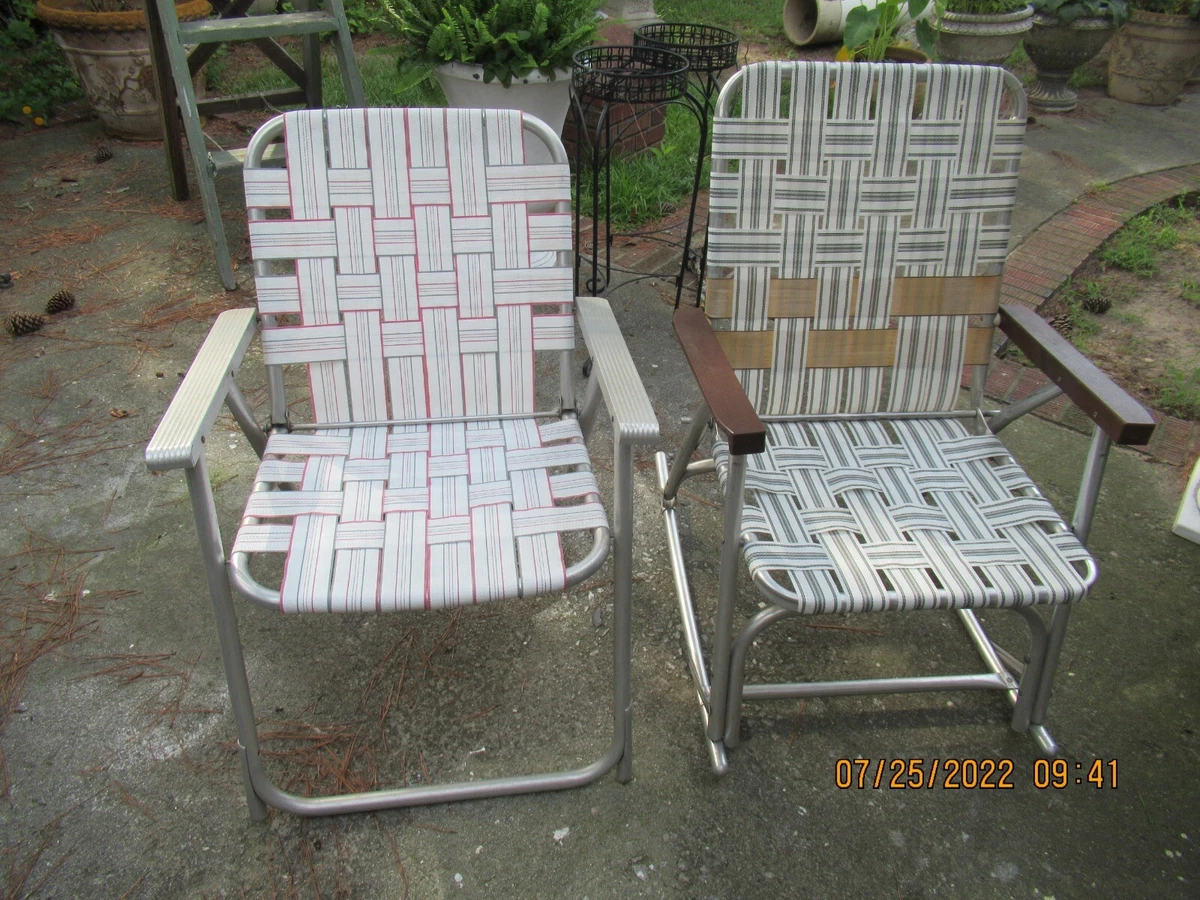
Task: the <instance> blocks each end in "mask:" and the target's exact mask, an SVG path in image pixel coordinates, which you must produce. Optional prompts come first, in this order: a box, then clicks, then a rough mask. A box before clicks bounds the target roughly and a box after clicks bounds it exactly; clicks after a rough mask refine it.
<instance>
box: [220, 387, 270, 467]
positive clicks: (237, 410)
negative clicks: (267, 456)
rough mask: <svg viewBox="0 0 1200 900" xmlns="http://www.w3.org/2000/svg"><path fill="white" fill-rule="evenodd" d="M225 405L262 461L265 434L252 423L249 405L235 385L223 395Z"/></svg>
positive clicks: (265, 445)
mask: <svg viewBox="0 0 1200 900" xmlns="http://www.w3.org/2000/svg"><path fill="white" fill-rule="evenodd" d="M225 405H226V406H228V407H229V411H230V412H231V413H233V418H234V419H235V420H236V421H237V423H238V426H239V427H240V428H241V429H242V434H244V435H245V436H246V440H247V441H249V442H250V446H251V447H253V448H254V452H255V453H257V454H258V458H259V459H262V455H263V453H265V452H266V449H267V435H266V432H264V431H263V430H262V429H261V428H259V427H258V423H257V422H255V421H254V414H253V413H251V412H250V405H249V404H248V403H247V402H246V398H245V396H244V395H243V394H242V392H241V390H239V389H238V386H237V385H236V384H231V385H230V386H229V393H228V394H226V395H225Z"/></svg>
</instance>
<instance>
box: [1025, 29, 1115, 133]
mask: <svg viewBox="0 0 1200 900" xmlns="http://www.w3.org/2000/svg"><path fill="white" fill-rule="evenodd" d="M1116 30H1117V27H1116V25H1115V24H1113V21H1112V19H1109V18H1104V17H1092V18H1080V19H1076V20H1075V21H1074V22H1071V23H1069V24H1068V23H1064V22H1061V21H1059V20H1058V19H1057V18H1055V17H1054V16H1048V15H1045V14H1044V13H1037V14H1036V15H1034V17H1033V27H1032V28H1031V29H1030V30H1029V33H1028V34H1027V35H1025V38H1024V45H1025V53H1026V54H1027V55H1028V56H1029V61H1030V62H1032V63H1033V65H1034V67H1035V68H1037V76H1038V77H1037V82H1036V83H1034V84H1033V86H1032V87H1030V88H1029V90H1028V91H1026V94H1027V96H1028V97H1029V104H1030V106H1033V107H1034V108H1035V109H1040V110H1043V111H1046V112H1069V111H1070V110H1072V109H1074V108H1075V105H1076V102H1077V101H1078V97H1077V95H1076V93H1075V92H1074V91H1073V90H1071V88H1070V87H1068V86H1067V82H1068V80H1069V79H1070V77H1071V73H1073V72H1074V71H1075V70H1076V69H1078V68H1079V67H1080V66H1082V65H1084V64H1085V63H1087V62H1089V61H1090V60H1091V59H1092V57H1094V56H1095V55H1096V54H1097V53H1099V52H1100V51H1101V50H1102V49H1103V48H1104V45H1105V44H1106V43H1108V40H1109V38H1111V37H1112V36H1113V33H1114V32H1115V31H1116Z"/></svg>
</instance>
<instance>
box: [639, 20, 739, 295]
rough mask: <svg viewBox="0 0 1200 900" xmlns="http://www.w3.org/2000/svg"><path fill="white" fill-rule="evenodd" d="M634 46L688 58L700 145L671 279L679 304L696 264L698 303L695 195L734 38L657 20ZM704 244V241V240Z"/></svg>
mask: <svg viewBox="0 0 1200 900" xmlns="http://www.w3.org/2000/svg"><path fill="white" fill-rule="evenodd" d="M633 43H634V45H635V46H647V47H658V48H661V49H663V50H670V51H671V52H673V53H678V54H679V55H680V56H682V57H683V58H684V59H686V60H687V61H688V73H689V74H690V75H691V78H690V79H689V81H688V94H689V96H690V97H691V98H692V101H693V103H696V104H698V106H699V108H700V110H701V115H700V116H699V117H698V119H699V123H700V146H699V148H698V149H697V151H696V174H695V177H694V178H693V179H692V201H691V207H690V209H689V210H688V224H687V233H686V236H685V237H684V244H683V260H682V262H681V263H680V267H679V278H678V280H677V281H676V283H675V306H676V308H678V307H679V301H680V298H681V297H682V296H683V279H684V276H685V275H686V274H687V268H688V263H690V262H693V261H694V262H695V264H696V279H697V280H696V305H697V306H699V305H700V290H701V288H702V287H703V285H704V262H705V253H704V251H703V250H701V251H700V253H698V254H697V253H694V252H693V251H692V249H691V241H692V235H693V233H694V227H695V221H696V197H697V196H698V195H699V193H700V180H701V179H702V178H703V177H704V159H705V157H706V156H707V155H708V154H709V153H710V152H711V144H710V143H709V133H708V129H709V122H711V121H712V112H713V108H714V107H715V104H716V102H717V94H718V93H720V90H721V80H720V79H721V75H722V74H723V73H724V72H725V70H726V69H730V68H733V67H734V66H736V65H737V52H738V38H737V35H736V34H734V33H733V32H732V31H726V30H725V29H724V28H716V27H714V26H712V25H690V24H681V23H677V22H659V23H656V24H651V25H643V26H642V27H641V28H638V29H637V31H635V32H634V35H633ZM706 244H707V241H706Z"/></svg>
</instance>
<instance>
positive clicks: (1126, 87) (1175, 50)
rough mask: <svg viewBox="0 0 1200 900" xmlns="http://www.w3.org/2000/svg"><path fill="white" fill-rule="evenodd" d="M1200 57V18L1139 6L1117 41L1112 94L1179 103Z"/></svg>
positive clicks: (1112, 58) (1110, 67)
mask: <svg viewBox="0 0 1200 900" xmlns="http://www.w3.org/2000/svg"><path fill="white" fill-rule="evenodd" d="M1198 62H1200V22H1197V21H1196V20H1195V19H1190V18H1188V17H1186V16H1168V15H1162V14H1160V13H1152V12H1145V11H1144V10H1140V9H1135V10H1133V11H1132V12H1131V13H1130V15H1129V21H1128V22H1126V23H1125V24H1124V25H1123V26H1122V27H1121V30H1120V31H1118V32H1117V33H1116V35H1115V36H1114V37H1113V41H1112V50H1111V51H1110V53H1109V57H1108V94H1109V96H1110V97H1114V98H1115V99H1117V100H1124V101H1126V102H1127V103H1143V104H1147V105H1150V106H1165V105H1166V104H1168V103H1174V102H1175V98H1177V97H1178V96H1179V92H1180V91H1182V90H1183V86H1184V84H1185V83H1186V82H1187V80H1188V77H1189V76H1190V75H1191V74H1192V71H1193V70H1194V69H1195V68H1196V64H1197V63H1198Z"/></svg>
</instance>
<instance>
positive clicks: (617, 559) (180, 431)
mask: <svg viewBox="0 0 1200 900" xmlns="http://www.w3.org/2000/svg"><path fill="white" fill-rule="evenodd" d="M283 122H284V117H283V116H277V117H276V118H275V119H272V120H271V121H270V122H268V123H266V124H265V125H264V126H263V127H262V128H261V129H260V130H259V131H258V132H257V133H256V134H255V136H254V138H253V139H252V140H251V142H250V146H249V148H248V151H247V161H246V167H247V169H254V168H259V167H261V166H262V165H264V155H265V154H267V148H268V146H269V145H270V144H271V142H272V141H273V140H274V139H275V138H276V137H277V136H278V135H279V134H280V133H281V132H282V130H283ZM523 125H524V129H525V133H526V138H527V139H528V138H529V137H531V136H532V137H533V138H535V139H537V140H540V141H542V142H543V143H544V144H545V146H546V147H547V149H548V150H549V152H550V156H551V158H552V161H553V163H555V164H561V165H563V166H565V165H566V160H567V157H566V152H565V150H564V149H563V147H562V143H561V141H560V140H559V138H558V136H557V135H556V134H554V132H553V131H552V130H551V129H550V128H549V127H548V126H546V125H545V124H544V123H543V122H541V121H540V120H538V119H536V118H534V117H532V116H528V115H524V116H523ZM268 158H270V157H268ZM569 206H570V205H569V202H565V201H563V202H560V203H558V205H557V207H556V212H558V213H560V214H563V213H569V212H570V208H569ZM265 216H266V213H265V212H264V211H263V210H261V209H252V210H251V212H250V217H251V219H252V220H257V219H262V218H264V217H265ZM556 260H557V264H558V265H559V266H563V265H567V266H569V265H570V261H569V253H568V252H566V251H560V252H559V253H558V254H557V257H556ZM255 271H256V274H257V275H260V276H261V275H265V274H267V264H266V263H265V262H263V261H262V260H257V261H256V262H255ZM571 305H572V304H566V306H568V307H569V306H571ZM574 306H575V309H576V312H577V320H578V324H579V327H580V329H581V331H582V333H583V337H584V342H585V344H586V345H587V348H588V351H589V352H590V354H591V357H592V359H593V361H594V366H593V369H592V373H591V377H590V379H589V381H588V383H587V387H586V391H585V394H584V398H583V402H582V404H578V405H577V404H576V401H575V394H574V383H573V375H572V366H571V356H572V354H571V352H570V351H567V350H564V351H562V353H561V367H562V375H561V384H560V389H561V409H560V410H558V411H555V412H554V414H555V415H561V416H563V417H577V418H578V419H579V422H580V427H581V430H582V431H583V433H584V437H585V439H586V437H587V435H588V434H589V433H590V431H591V429H592V425H593V423H594V421H595V418H596V415H597V413H598V410H599V406H600V404H601V402H603V403H604V405H605V407H606V408H607V410H608V413H609V415H610V417H611V420H612V427H613V437H614V447H613V473H614V475H613V482H614V487H613V491H614V501H613V507H612V510H611V521H612V526H611V532H610V529H609V528H606V527H600V528H596V529H595V530H594V544H593V547H592V550H591V551H590V552H589V553H588V554H586V556H585V557H584V559H583V560H581V561H580V562H578V563H577V564H575V565H574V566H572V567H571V568H570V569H568V570H567V572H566V581H567V585H568V586H570V585H573V584H576V583H579V582H580V581H582V580H584V579H585V578H587V577H588V576H590V575H591V574H592V573H593V572H594V571H596V570H597V569H598V568H599V567H600V565H602V563H603V562H604V559H605V557H606V556H607V554H608V551H609V548H610V544H611V547H612V555H613V567H614V602H613V605H614V623H613V642H614V676H613V706H614V715H613V731H612V738H611V741H610V743H609V745H608V747H607V748H606V749H605V751H604V753H603V754H602V755H601V756H600V757H599V758H598V759H596V760H595V761H594V762H593V763H591V764H590V765H587V766H584V767H581V768H575V769H570V770H565V771H560V772H550V773H543V774H533V775H517V776H506V777H498V778H492V779H486V780H483V779H481V780H473V781H465V782H458V783H449V784H436V785H418V786H411V787H406V788H397V789H383V790H377V791H371V792H361V793H350V794H343V795H340V796H325V797H305V796H299V795H296V794H292V793H288V792H286V791H284V790H282V789H280V788H279V787H277V786H276V785H275V784H274V783H272V781H271V780H270V778H269V777H268V775H267V774H266V772H265V771H264V770H263V766H262V762H261V756H260V752H259V743H258V732H257V728H256V723H255V714H254V707H253V703H252V700H251V695H250V686H249V681H248V678H247V674H246V666H245V659H244V654H243V649H242V642H241V638H240V635H239V632H238V626H237V617H236V612H235V608H234V601H233V588H236V589H237V591H238V592H239V593H240V594H242V595H243V596H245V597H247V598H248V599H250V600H251V601H253V602H255V603H256V604H259V605H264V606H269V607H272V608H274V609H278V608H279V593H278V591H273V590H271V589H269V588H265V587H263V586H261V585H259V584H258V583H257V582H256V581H254V580H253V578H252V577H251V576H250V574H249V569H248V561H247V559H246V556H247V554H245V553H233V554H230V555H227V554H226V552H225V549H224V546H223V543H222V539H221V534H220V527H219V523H218V521H217V512H216V504H215V501H214V497H213V491H212V484H211V481H210V478H209V474H208V468H207V464H206V460H205V452H204V445H205V442H206V439H207V436H208V435H209V433H210V431H211V429H212V426H213V423H214V421H215V420H216V418H217V416H218V414H219V413H220V412H221V408H222V406H225V407H228V409H229V411H230V412H231V413H232V415H233V417H234V419H235V420H236V422H237V423H238V425H239V426H240V427H241V429H242V431H243V433H244V434H245V435H246V437H247V440H248V441H249V443H250V445H251V446H252V447H253V449H254V450H255V452H256V453H257V454H258V455H259V456H260V457H262V456H263V453H264V450H265V449H266V446H267V441H268V439H269V437H270V435H271V434H273V433H277V432H287V431H290V430H292V428H293V426H291V425H290V423H289V416H288V405H287V401H286V399H285V397H284V392H283V373H282V368H281V367H280V366H268V373H267V382H268V387H269V391H270V423H271V424H270V425H268V426H267V427H266V428H265V429H264V428H261V427H259V426H258V425H257V424H256V423H255V421H254V416H253V413H252V411H251V410H250V408H249V406H248V404H247V402H246V400H245V398H244V397H243V395H242V393H241V391H240V390H239V389H238V386H237V384H236V383H235V380H234V379H235V376H236V374H237V371H238V368H239V366H240V364H241V362H242V359H243V357H244V355H245V353H246V351H247V348H248V347H249V344H250V342H251V340H252V338H253V336H254V333H255V323H256V311H255V310H254V309H237V310H231V311H228V312H225V313H222V314H221V316H220V317H219V318H218V319H217V321H216V323H215V324H214V326H213V328H212V330H211V331H210V333H209V335H208V337H207V338H206V340H205V342H204V344H203V345H202V347H201V348H200V350H199V352H198V354H197V356H196V358H195V360H194V362H193V364H192V366H191V367H190V369H189V371H188V373H187V375H186V376H185V378H184V380H183V382H182V384H181V385H180V388H179V390H178V392H177V393H176V395H175V397H174V398H173V400H172V401H171V404H170V405H169V407H168V409H167V411H166V414H165V415H164V416H163V419H162V421H161V423H160V425H159V427H158V429H157V430H156V432H155V434H154V436H153V437H152V439H151V441H150V443H149V445H148V447H147V449H146V462H147V465H148V467H149V468H150V469H151V470H152V471H156V472H161V471H167V470H171V469H180V468H181V469H183V470H184V474H185V477H186V480H187V486H188V492H189V495H190V497H191V505H192V511H193V514H194V517H195V521H196V530H197V535H198V538H199V543H200V549H201V554H202V557H203V561H204V571H205V577H206V580H207V584H208V589H209V594H210V598H211V602H212V606H213V613H214V617H215V619H216V625H217V635H218V640H219V644H220V651H221V658H222V661H223V664H224V668H225V675H226V679H227V682H228V685H229V692H230V699H231V705H232V707H233V713H234V720H235V724H236V729H237V739H238V753H239V757H240V759H241V765H242V774H243V781H244V786H245V793H246V800H247V803H248V805H249V809H250V814H251V818H252V819H253V820H255V821H261V820H263V819H265V818H266V816H267V807H268V806H270V807H275V808H277V809H281V810H285V811H287V812H290V813H294V814H296V815H301V816H322V815H339V814H343V813H351V812H364V811H371V810H379V809H386V808H397V807H409V806H418V805H426V804H434V803H443V802H450V801H457V800H467V799H476V798H483V797H495V796H503V795H514V794H524V793H531V792H536V791H550V790H562V789H566V788H573V787H578V786H581V785H584V784H587V783H590V782H592V781H595V780H596V779H597V778H599V777H601V776H602V775H604V774H605V773H606V772H608V771H610V770H611V769H613V768H614V767H616V770H617V779H618V781H621V782H626V781H629V780H630V779H631V778H632V775H633V768H632V764H633V759H632V699H631V659H632V637H631V625H630V614H631V603H632V585H633V567H632V552H633V550H632V547H633V452H634V448H635V447H636V446H637V445H639V444H647V443H651V442H653V441H655V440H656V439H657V437H658V422H657V419H656V417H655V415H654V411H653V408H652V407H651V405H650V401H649V398H648V397H647V395H646V393H645V390H644V388H643V386H642V383H641V380H640V378H639V377H638V374H637V370H636V368H635V367H634V364H633V361H632V359H631V358H630V356H629V352H628V349H627V347H626V345H625V341H624V338H623V336H622V335H621V332H620V329H619V327H618V325H617V322H616V320H615V318H614V316H613V313H612V310H611V308H610V306H609V305H608V303H607V301H604V300H603V299H599V298H589V297H579V298H576V301H575V303H574ZM261 318H262V320H263V324H264V326H265V325H267V324H270V323H271V322H272V317H271V316H268V315H265V314H264V315H262V317H261ZM489 418H495V417H489ZM471 420H472V419H471V417H466V416H463V417H458V418H453V419H438V420H431V419H420V420H397V421H391V422H388V423H373V422H367V423H353V424H350V425H349V427H362V426H364V425H367V426H374V425H380V424H389V425H405V424H429V423H430V422H434V421H436V422H446V421H454V422H459V421H471ZM335 424H342V423H335ZM300 427H302V426H300ZM322 427H326V428H328V427H330V426H329V424H328V423H326V424H325V425H324V426H322ZM262 487H263V485H262V484H261V483H260V484H257V485H256V490H257V489H260V488H262ZM247 521H251V522H252V521H253V520H250V519H245V520H243V524H245V522H247Z"/></svg>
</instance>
